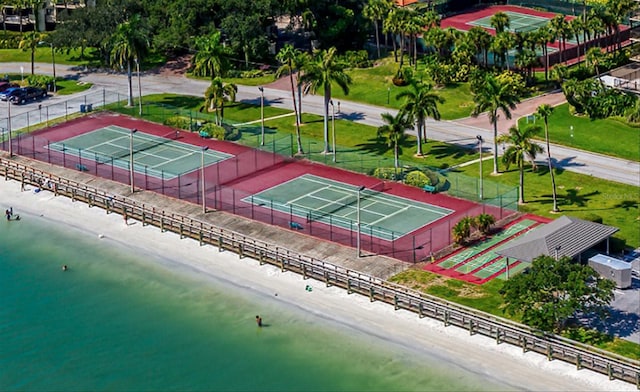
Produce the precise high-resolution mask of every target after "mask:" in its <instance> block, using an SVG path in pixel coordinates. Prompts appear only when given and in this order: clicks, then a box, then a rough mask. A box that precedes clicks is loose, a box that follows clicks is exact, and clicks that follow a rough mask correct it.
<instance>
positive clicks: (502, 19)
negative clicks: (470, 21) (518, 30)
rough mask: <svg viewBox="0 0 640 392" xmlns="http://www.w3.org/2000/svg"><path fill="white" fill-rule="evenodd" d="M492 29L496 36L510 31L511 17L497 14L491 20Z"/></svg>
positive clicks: (502, 13)
mask: <svg viewBox="0 0 640 392" xmlns="http://www.w3.org/2000/svg"><path fill="white" fill-rule="evenodd" d="M490 23H491V27H493V28H494V29H495V30H496V35H497V34H500V33H503V32H504V31H505V30H507V29H509V25H510V21H509V15H507V14H505V13H504V12H496V13H495V14H494V15H493V16H492V17H491V20H490Z"/></svg>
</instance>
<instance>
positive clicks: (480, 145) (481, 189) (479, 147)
mask: <svg viewBox="0 0 640 392" xmlns="http://www.w3.org/2000/svg"><path fill="white" fill-rule="evenodd" d="M476 139H478V151H479V152H480V201H482V200H483V193H484V192H483V190H484V189H483V188H484V183H483V174H482V142H483V141H484V140H482V136H481V135H478V136H476Z"/></svg>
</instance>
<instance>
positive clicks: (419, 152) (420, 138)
mask: <svg viewBox="0 0 640 392" xmlns="http://www.w3.org/2000/svg"><path fill="white" fill-rule="evenodd" d="M416 128H418V129H417V131H418V132H417V136H418V141H417V143H418V148H417V152H416V155H418V156H419V157H421V156H422V155H423V153H422V129H421V126H420V122H419V121H418V122H416Z"/></svg>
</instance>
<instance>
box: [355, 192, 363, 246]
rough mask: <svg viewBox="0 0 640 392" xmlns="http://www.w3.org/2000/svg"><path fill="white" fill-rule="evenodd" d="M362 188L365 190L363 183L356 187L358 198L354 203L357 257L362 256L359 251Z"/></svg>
mask: <svg viewBox="0 0 640 392" xmlns="http://www.w3.org/2000/svg"><path fill="white" fill-rule="evenodd" d="M364 190H365V186H364V185H362V186H360V187H359V188H358V199H357V203H356V227H357V229H358V234H357V236H356V249H357V251H358V257H362V252H361V251H360V194H361V193H362V191H364Z"/></svg>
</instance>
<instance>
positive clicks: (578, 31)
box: [569, 17, 585, 57]
mask: <svg viewBox="0 0 640 392" xmlns="http://www.w3.org/2000/svg"><path fill="white" fill-rule="evenodd" d="M569 28H570V29H571V32H572V34H573V36H574V37H575V38H576V49H577V51H578V57H580V35H583V36H584V29H585V25H584V20H583V19H582V18H580V17H578V18H575V19H573V20H571V21H570V22H569Z"/></svg>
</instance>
